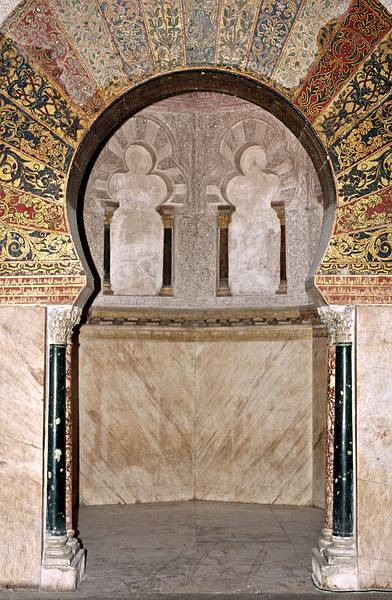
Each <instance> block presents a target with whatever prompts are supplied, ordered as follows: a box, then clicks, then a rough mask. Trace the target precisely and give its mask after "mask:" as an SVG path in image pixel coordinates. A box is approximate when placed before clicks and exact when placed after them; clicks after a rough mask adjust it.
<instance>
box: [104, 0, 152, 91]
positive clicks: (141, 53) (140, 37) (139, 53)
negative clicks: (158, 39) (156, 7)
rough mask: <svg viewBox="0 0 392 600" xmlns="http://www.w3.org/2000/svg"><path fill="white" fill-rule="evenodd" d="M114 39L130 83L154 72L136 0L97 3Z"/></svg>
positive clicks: (140, 11) (138, 4) (139, 7)
mask: <svg viewBox="0 0 392 600" xmlns="http://www.w3.org/2000/svg"><path fill="white" fill-rule="evenodd" d="M99 6H100V9H101V11H102V14H103V15H104V17H105V19H106V21H107V23H108V26H109V29H110V31H111V32H112V36H113V40H114V42H115V44H116V46H117V49H118V50H119V53H120V56H121V58H122V60H123V62H124V69H125V71H126V73H127V75H128V77H129V79H130V80H131V81H138V80H140V79H142V78H143V76H146V75H149V74H150V73H151V72H152V71H153V59H152V54H151V49H150V46H149V42H148V37H147V31H146V27H145V23H144V18H143V10H142V6H141V4H140V2H138V1H136V0H131V1H130V0H99Z"/></svg>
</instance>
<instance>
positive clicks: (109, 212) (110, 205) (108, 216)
mask: <svg viewBox="0 0 392 600" xmlns="http://www.w3.org/2000/svg"><path fill="white" fill-rule="evenodd" d="M119 206H120V205H119V203H118V202H108V201H104V202H102V207H103V209H104V223H105V225H110V222H111V220H112V218H113V215H114V213H115V212H116V210H117V209H118V207H119Z"/></svg>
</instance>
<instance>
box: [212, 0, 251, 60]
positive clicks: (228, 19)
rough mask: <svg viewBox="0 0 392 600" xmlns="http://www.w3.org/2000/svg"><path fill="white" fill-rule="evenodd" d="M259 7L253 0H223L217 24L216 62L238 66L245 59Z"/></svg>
mask: <svg viewBox="0 0 392 600" xmlns="http://www.w3.org/2000/svg"><path fill="white" fill-rule="evenodd" d="M258 8H259V2H258V1H255V0H223V2H222V8H221V16H220V25H219V39H218V50H217V62H218V64H221V65H230V66H239V65H240V64H241V63H242V62H243V61H244V60H246V54H247V51H248V46H249V42H250V40H249V34H250V32H251V33H253V29H254V22H255V18H256V15H257V10H258Z"/></svg>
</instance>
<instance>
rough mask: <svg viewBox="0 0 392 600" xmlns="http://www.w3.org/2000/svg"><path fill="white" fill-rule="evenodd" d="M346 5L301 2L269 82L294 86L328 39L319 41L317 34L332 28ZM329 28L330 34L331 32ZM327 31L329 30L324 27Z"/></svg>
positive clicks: (334, 0)
mask: <svg viewBox="0 0 392 600" xmlns="http://www.w3.org/2000/svg"><path fill="white" fill-rule="evenodd" d="M348 5H349V1H348V0H307V2H303V3H302V4H301V7H300V9H299V12H298V14H297V17H296V19H295V21H294V24H293V27H292V29H291V31H290V33H289V36H288V38H287V41H286V43H285V44H284V46H283V49H282V53H281V55H280V57H279V61H278V64H277V65H276V67H275V70H274V72H273V79H274V80H276V81H277V82H278V83H280V84H281V85H284V86H285V87H286V88H294V87H296V86H298V85H299V84H300V82H301V79H302V78H303V77H305V75H306V73H307V71H308V69H309V67H310V66H311V64H312V62H313V60H314V59H315V58H316V55H317V54H318V53H319V52H322V48H323V47H324V45H325V44H326V43H327V42H328V40H329V37H330V35H331V33H330V32H328V35H327V39H325V40H324V39H322V37H321V35H320V34H321V32H324V31H325V30H326V29H327V24H328V25H329V21H331V20H332V23H333V26H334V27H335V26H336V22H337V18H338V16H340V15H341V14H342V13H343V12H344V11H345V10H347V7H348ZM334 27H332V31H334ZM328 29H329V27H328Z"/></svg>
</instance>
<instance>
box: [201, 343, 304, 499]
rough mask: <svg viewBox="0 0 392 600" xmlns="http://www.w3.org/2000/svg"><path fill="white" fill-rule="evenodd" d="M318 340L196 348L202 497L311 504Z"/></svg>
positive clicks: (231, 344)
mask: <svg viewBox="0 0 392 600" xmlns="http://www.w3.org/2000/svg"><path fill="white" fill-rule="evenodd" d="M311 356H312V340H311V339H298V340H293V341H266V342H253V341H244V342H236V341H234V342H225V343H222V342H215V343H211V342H206V343H198V344H197V347H196V384H195V385H196V415H195V419H196V440H195V461H196V483H195V493H196V497H197V498H200V499H204V500H224V501H230V502H261V503H277V504H311V502H312V408H311V407H312V360H311Z"/></svg>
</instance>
